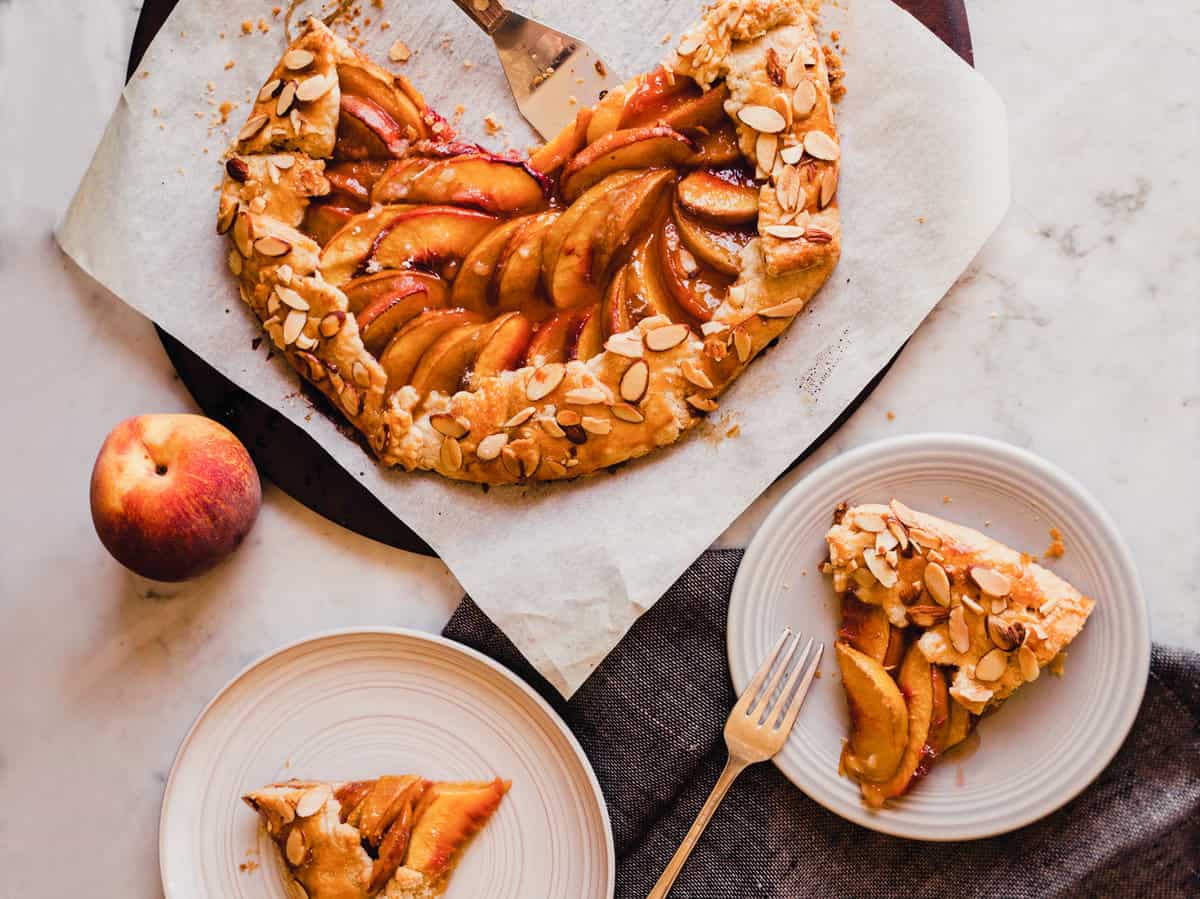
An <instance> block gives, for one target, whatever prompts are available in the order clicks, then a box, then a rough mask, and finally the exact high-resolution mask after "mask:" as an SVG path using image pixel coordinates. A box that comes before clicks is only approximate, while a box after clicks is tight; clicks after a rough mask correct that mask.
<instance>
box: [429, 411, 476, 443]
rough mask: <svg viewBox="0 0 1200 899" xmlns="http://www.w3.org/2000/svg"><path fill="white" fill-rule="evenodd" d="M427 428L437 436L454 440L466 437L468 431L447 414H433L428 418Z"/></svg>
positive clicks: (467, 428)
mask: <svg viewBox="0 0 1200 899" xmlns="http://www.w3.org/2000/svg"><path fill="white" fill-rule="evenodd" d="M429 426H430V427H431V428H433V429H434V430H435V431H437V432H438V433H439V434H442V435H444V436H446V437H454V438H455V439H457V438H459V437H465V436H467V432H468V431H469V430H470V428H469V427H467V426H465V425H464V424H463V423H462V422H461V421H459V420H458V419H457V418H455V417H454V416H453V415H451V414H450V413H449V412H435V413H434V414H433V415H431V416H429Z"/></svg>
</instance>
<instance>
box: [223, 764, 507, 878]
mask: <svg viewBox="0 0 1200 899" xmlns="http://www.w3.org/2000/svg"><path fill="white" fill-rule="evenodd" d="M508 788H509V783H508V781H502V780H499V779H496V780H492V781H479V782H462V783H457V782H448V781H438V782H434V781H428V780H425V779H424V778H421V777H418V776H416V775H411V774H407V775H403V776H391V775H389V776H385V777H380V778H377V779H375V780H363V781H348V782H340V783H339V782H325V781H301V780H291V781H288V782H286V783H278V784H270V785H268V786H266V787H263V788H262V789H260V790H255V791H253V792H251V793H248V794H246V795H245V796H243V797H242V799H243V800H244V801H245V802H246V804H247V805H249V806H250V807H251V808H252V809H254V810H255V811H256V812H258V814H259V816H260V817H261V819H262V824H263V827H264V828H265V829H266V831H267V833H268V834H269V835H270V837H271V838H272V839H273V840H274V841H275V843H276V845H277V846H278V847H279V851H280V854H281V856H282V858H283V862H284V864H285V866H286V867H287V871H288V873H289V875H291V878H292V879H291V881H290V884H291V887H292V891H293V893H295V894H296V895H298V896H300V897H302V899H372V897H383V899H434V897H437V896H440V895H441V894H442V892H443V891H444V890H445V888H446V885H447V883H448V882H449V877H450V874H451V873H452V872H453V870H454V866H455V865H456V863H457V861H458V859H459V858H460V857H461V854H462V851H463V849H464V848H465V847H466V845H467V844H468V843H469V842H470V840H471V838H472V837H473V836H474V835H475V834H476V833H477V832H478V831H479V830H480V829H481V828H482V827H483V826H484V825H485V824H487V822H488V819H489V818H490V817H491V816H492V814H493V813H495V811H496V809H497V808H499V806H500V802H501V800H503V798H504V794H505V793H506V792H508Z"/></svg>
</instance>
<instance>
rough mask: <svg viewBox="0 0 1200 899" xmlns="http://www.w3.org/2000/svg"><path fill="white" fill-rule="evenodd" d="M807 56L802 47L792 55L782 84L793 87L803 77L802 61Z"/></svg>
mask: <svg viewBox="0 0 1200 899" xmlns="http://www.w3.org/2000/svg"><path fill="white" fill-rule="evenodd" d="M807 55H808V54H807V52H806V51H805V49H804V48H803V47H799V48H797V50H796V52H795V53H793V54H792V58H791V61H790V62H789V63H788V65H787V70H786V71H785V72H784V75H783V83H784V84H786V85H787V86H788V87H795V86H796V85H797V84H799V83H800V79H802V78H803V77H804V60H805V58H806V57H807Z"/></svg>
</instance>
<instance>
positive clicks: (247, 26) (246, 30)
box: [242, 19, 254, 34]
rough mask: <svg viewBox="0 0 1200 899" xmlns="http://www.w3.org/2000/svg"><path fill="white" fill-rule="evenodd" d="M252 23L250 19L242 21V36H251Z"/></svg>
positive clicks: (252, 30)
mask: <svg viewBox="0 0 1200 899" xmlns="http://www.w3.org/2000/svg"><path fill="white" fill-rule="evenodd" d="M253 33H254V22H253V21H252V20H251V19H242V34H253Z"/></svg>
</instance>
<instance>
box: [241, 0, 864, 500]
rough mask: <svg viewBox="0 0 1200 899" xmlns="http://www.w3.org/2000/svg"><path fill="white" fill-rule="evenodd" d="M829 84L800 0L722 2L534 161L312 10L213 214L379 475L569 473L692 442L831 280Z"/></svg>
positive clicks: (253, 288) (249, 124)
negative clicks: (436, 103) (464, 122)
mask: <svg viewBox="0 0 1200 899" xmlns="http://www.w3.org/2000/svg"><path fill="white" fill-rule="evenodd" d="M829 79H830V75H829V70H828V67H827V65H826V58H825V55H824V53H823V51H822V49H821V46H820V45H819V43H818V40H817V37H816V34H815V32H814V31H813V27H812V23H811V21H810V17H809V11H808V5H807V4H806V3H804V2H802V0H718V2H716V3H714V4H713V5H712V6H711V7H710V8H709V9H707V10H706V11H705V14H704V17H703V19H702V20H701V22H700V23H699V24H697V25H696V26H695V27H693V28H691V29H690V30H688V31H686V32H685V33H684V35H683V37H682V38H681V39H680V42H679V44H678V46H677V48H676V50H675V52H673V53H672V54H671V55H670V57H669V58H668V59H667V60H666V62H665V63H664V64H663V65H662V66H659V67H658V68H656V69H654V70H652V71H651V72H648V73H646V74H642V75H639V76H637V77H635V78H633V79H632V80H631V81H629V82H628V83H627V84H625V85H624V86H622V87H620V88H617V89H615V90H612V91H610V92H609V93H608V94H606V95H605V96H604V98H603V99H601V100H600V101H599V103H597V105H596V106H595V107H594V108H587V109H582V110H581V111H580V112H579V114H578V116H577V118H576V119H575V122H574V123H573V124H572V125H571V126H570V127H568V128H567V129H566V130H565V131H564V132H563V133H562V134H560V135H558V136H556V137H554V138H552V139H551V140H550V141H549V142H548V143H546V144H545V146H543V147H541V148H540V149H538V150H536V151H535V152H534V153H533V154H532V155H530V156H529V157H528V158H519V157H517V156H516V155H510V154H505V155H501V154H497V153H495V152H491V151H489V150H486V149H484V148H483V147H480V146H478V145H476V144H472V143H467V142H464V141H462V140H460V139H457V138H456V136H455V134H454V130H453V128H452V127H451V125H450V123H448V122H447V121H446V120H445V119H443V118H442V117H441V116H439V115H438V114H437V113H436V112H434V111H433V110H432V109H430V108H429V107H428V106H427V105H426V103H425V100H424V98H423V97H422V95H421V94H420V93H419V92H418V91H417V90H416V89H415V88H414V86H413V85H412V84H411V83H410V82H409V81H408V79H406V78H404V77H402V76H398V75H394V74H393V73H391V72H389V71H387V70H385V69H383V68H382V67H380V66H378V65H376V64H375V63H373V62H372V61H371V60H369V59H367V58H366V57H365V56H364V55H363V54H362V53H360V52H359V51H358V50H356V49H355V48H353V47H352V46H350V44H349V43H347V42H346V41H344V40H343V39H341V38H340V37H338V36H337V35H336V34H334V33H333V32H331V31H330V30H329V29H328V28H326V27H325V26H323V25H322V24H321V23H320V22H319V21H316V20H311V21H310V22H309V24H308V26H307V27H306V29H305V31H304V32H303V33H302V34H301V35H299V36H298V37H297V39H296V40H295V41H294V42H293V43H292V44H291V46H290V47H289V48H288V49H287V51H286V52H285V53H284V54H283V56H282V57H281V58H280V60H279V62H278V64H277V65H276V66H275V68H274V69H273V70H272V71H271V73H270V74H269V76H268V78H267V80H266V83H264V84H263V86H262V88H261V90H259V92H258V94H257V99H256V100H255V102H254V104H253V108H252V109H251V111H250V115H249V118H248V119H247V120H246V123H245V125H243V126H242V128H241V130H240V131H239V133H238V136H237V140H236V141H235V143H234V146H233V147H232V149H231V151H230V154H229V156H228V158H227V160H226V175H225V180H224V184H223V185H222V188H221V194H220V201H219V207H218V216H217V230H218V232H219V233H221V234H226V233H227V234H228V235H229V238H230V241H231V243H232V246H231V248H230V250H229V255H228V262H229V268H230V271H231V272H232V273H233V275H234V277H235V278H236V279H237V281H238V284H239V288H240V291H241V296H242V299H243V300H244V301H245V303H246V304H247V305H248V306H249V307H250V308H251V309H252V310H253V312H254V313H255V315H256V316H257V317H258V319H259V321H261V323H262V325H263V327H264V329H265V330H266V332H267V334H268V335H269V336H270V338H271V340H272V341H273V343H274V345H275V348H276V350H277V351H278V352H279V353H280V354H281V355H282V356H283V357H284V358H285V359H287V361H288V362H289V363H290V364H291V365H292V366H293V367H294V368H295V369H296V371H297V372H299V373H300V375H301V376H302V377H304V378H306V379H307V380H308V381H309V382H310V383H311V384H313V385H314V386H315V387H316V388H317V389H319V390H320V391H322V392H323V393H324V394H325V395H326V397H328V399H329V400H330V401H331V402H332V403H333V404H334V406H335V407H336V408H337V409H338V410H339V411H340V412H341V413H342V414H343V415H345V416H346V418H347V419H348V420H349V421H350V423H351V424H353V425H354V427H355V428H357V429H358V431H360V432H361V433H362V434H363V435H364V437H365V438H366V440H367V443H368V445H369V446H370V448H371V450H372V452H373V453H374V454H375V455H376V457H377V458H378V459H379V460H380V462H382V463H383V464H384V465H389V466H399V467H403V468H406V469H419V470H432V471H436V472H438V473H440V474H442V475H444V476H445V477H449V478H455V479H458V480H467V481H477V482H483V483H488V484H505V483H518V482H524V481H530V480H559V479H567V478H574V477H578V476H580V475H585V474H589V473H592V472H595V471H597V470H599V469H602V468H606V467H609V466H613V465H616V464H618V463H621V462H625V461H627V460H629V459H633V458H636V457H638V456H642V455H645V454H647V453H649V452H651V451H653V450H655V449H657V448H659V447H663V446H667V445H668V444H671V443H674V442H675V441H676V440H678V439H680V438H681V437H682V436H683V435H684V434H685V433H686V432H687V431H688V430H689V429H690V428H692V427H694V426H695V425H696V424H697V423H698V422H700V421H701V420H703V418H704V416H705V415H707V414H708V413H710V412H712V411H714V410H715V409H716V408H717V404H718V402H719V397H720V395H721V393H722V392H723V391H724V390H725V389H726V388H727V387H728V386H729V385H730V384H731V383H732V382H733V381H734V380H735V379H736V378H737V377H738V376H739V375H740V374H741V372H742V371H743V370H744V369H745V368H746V366H747V365H749V364H750V363H751V362H752V361H753V360H754V358H755V357H756V356H757V355H758V354H759V353H760V352H761V351H762V350H763V349H764V348H765V347H767V346H768V345H769V344H770V343H771V342H772V341H774V340H775V339H776V338H777V337H779V335H780V334H781V333H782V332H783V331H784V330H785V329H786V328H787V327H788V325H789V324H790V323H791V322H792V320H793V319H794V318H795V317H796V316H797V315H798V313H799V312H800V311H801V310H802V309H803V308H804V306H805V304H806V303H807V302H808V301H809V299H811V298H812V296H813V295H814V294H815V293H816V292H817V290H818V289H820V287H821V285H822V284H824V283H825V281H826V280H827V279H828V277H829V275H830V274H831V272H832V271H833V268H834V266H835V265H836V264H837V260H838V255H839V253H840V247H841V224H840V218H839V213H838V199H837V185H838V173H839V169H840V164H841V163H840V155H841V152H840V149H839V145H838V141H837V130H836V127H835V125H834V121H833V104H832V99H831V88H830V80H829ZM465 99H469V97H467V98H465Z"/></svg>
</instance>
